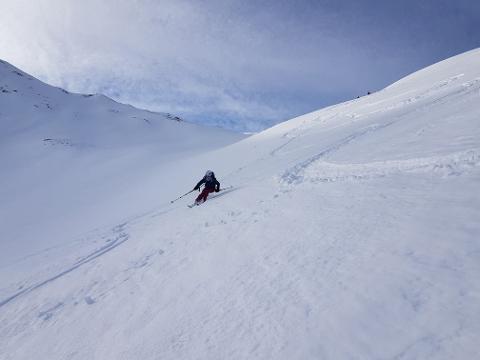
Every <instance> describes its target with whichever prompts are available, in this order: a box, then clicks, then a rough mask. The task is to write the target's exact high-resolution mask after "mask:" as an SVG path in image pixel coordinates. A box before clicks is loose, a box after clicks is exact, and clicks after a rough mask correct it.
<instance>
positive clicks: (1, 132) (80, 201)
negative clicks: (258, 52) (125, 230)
mask: <svg viewBox="0 0 480 360" xmlns="http://www.w3.org/2000/svg"><path fill="white" fill-rule="evenodd" d="M243 137H244V136H243V135H240V134H236V133H232V132H228V131H225V130H221V129H218V128H207V127H202V126H198V125H193V124H190V123H186V122H184V121H181V119H179V118H177V117H175V116H173V115H170V114H160V113H153V112H149V111H145V110H139V109H136V108H134V107H132V106H129V105H124V104H119V103H117V102H115V101H113V100H111V99H109V98H107V97H105V96H103V95H82V94H70V93H68V92H67V91H65V90H63V89H60V88H55V87H52V86H50V85H47V84H45V83H43V82H41V81H39V80H37V79H35V78H33V77H31V76H30V75H28V74H26V73H24V72H22V71H21V70H19V69H17V68H15V67H14V66H12V65H10V64H8V63H6V62H4V61H0V167H1V169H2V176H1V177H0V197H1V199H2V201H1V204H0V218H2V238H1V239H0V264H2V263H5V262H8V261H9V260H12V259H14V258H15V257H16V256H21V255H25V254H28V253H30V252H32V251H35V250H38V249H41V248H44V247H47V246H51V245H52V244H57V243H61V242H63V241H65V238H67V239H68V238H69V236H72V234H78V233H79V232H84V231H87V230H89V229H91V228H93V227H95V226H99V225H102V224H105V223H108V222H109V221H114V220H115V221H116V220H118V219H119V218H121V217H124V216H125V215H126V214H128V213H130V214H132V213H135V211H139V209H144V207H145V206H147V207H148V205H147V204H148V203H149V201H150V200H153V199H154V197H155V196H159V192H155V193H152V194H143V196H140V195H138V194H134V193H132V192H135V191H136V189H138V188H141V187H142V186H143V184H142V183H143V182H148V181H158V179H156V180H153V178H149V174H151V173H152V172H153V173H155V170H156V169H158V168H162V169H166V168H167V167H168V166H172V167H174V164H175V162H176V161H180V160H181V159H185V158H190V157H191V156H192V155H194V154H196V153H199V152H205V151H208V150H212V149H215V148H218V147H221V146H224V145H226V144H230V143H232V142H234V141H237V140H240V139H242V138H243ZM157 174H158V175H157V176H160V174H159V173H157ZM162 176H163V177H165V178H168V176H169V175H168V174H162ZM171 183H172V181H170V184H169V182H167V184H162V183H161V182H158V186H159V187H163V188H166V189H168V188H169V187H170V186H171ZM160 193H161V192H160ZM122 203H125V204H126V203H128V208H123V209H122V208H121V206H120V205H121V204H122ZM154 203H155V202H150V206H153V205H154ZM112 204H116V205H112ZM114 209H118V211H115V210H114ZM99 214H102V215H101V216H99Z"/></svg>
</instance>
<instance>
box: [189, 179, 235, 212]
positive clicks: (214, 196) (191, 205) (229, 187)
mask: <svg viewBox="0 0 480 360" xmlns="http://www.w3.org/2000/svg"><path fill="white" fill-rule="evenodd" d="M232 189H233V186H232V185H230V186H227V187H224V188H221V189H220V190H218V192H216V193H213V194H212V195H211V196H209V197H208V198H207V201H208V199H214V198H216V197H217V196H219V195H220V194H219V193H220V192H222V191H226V190H232ZM202 204H203V203H200V204H197V203H193V204H188V205H187V206H188V207H189V208H190V209H191V208H193V207H195V206H200V205H202Z"/></svg>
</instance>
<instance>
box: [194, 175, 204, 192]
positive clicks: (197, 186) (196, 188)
mask: <svg viewBox="0 0 480 360" xmlns="http://www.w3.org/2000/svg"><path fill="white" fill-rule="evenodd" d="M204 183H205V178H203V179H202V180H200V181H199V182H198V183H197V185H195V187H194V188H193V190H200V186H202V184H204Z"/></svg>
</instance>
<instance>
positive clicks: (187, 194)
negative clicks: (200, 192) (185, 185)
mask: <svg viewBox="0 0 480 360" xmlns="http://www.w3.org/2000/svg"><path fill="white" fill-rule="evenodd" d="M195 190H196V189H193V190H190V191H189V192H187V193H185V194H183V195H182V196H179V197H178V198H176V199H175V200H172V201H170V203H171V204H173V203H174V202H175V201H177V200H180V199H181V198H182V197H184V196H185V195H188V194H190V193H191V192H194V191H195Z"/></svg>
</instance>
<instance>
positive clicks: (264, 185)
mask: <svg viewBox="0 0 480 360" xmlns="http://www.w3.org/2000/svg"><path fill="white" fill-rule="evenodd" d="M0 65H2V66H3V68H2V71H3V72H2V78H1V83H0V86H2V89H5V90H7V92H6V93H0V109H1V110H0V113H1V114H0V125H1V127H2V128H1V131H2V132H1V135H0V140H1V143H0V147H1V148H0V150H1V152H0V161H1V166H2V179H1V180H0V188H1V191H2V193H1V194H0V195H1V198H2V204H1V205H0V216H1V218H2V236H1V240H0V241H1V246H2V255H1V257H0V261H1V262H0V269H1V272H0V353H1V354H2V359H3V358H4V359H8V360H10V359H15V360H17V359H32V358H37V359H252V358H258V359H475V358H479V357H480V350H479V347H478V339H479V338H480V321H479V320H480V281H479V278H480V191H479V185H480V105H479V104H480V49H477V50H473V51H470V52H467V53H465V54H461V55H459V56H456V57H453V58H450V59H447V60H445V61H443V62H440V63H438V64H435V65H432V66H430V67H428V68H426V69H423V70H421V71H419V72H417V73H414V74H412V75H410V76H408V77H406V78H404V79H402V80H400V81H398V82H397V83H395V84H393V85H391V86H389V87H387V88H385V89H383V90H381V91H379V92H377V93H374V94H371V95H369V96H364V97H362V98H359V99H354V100H351V101H349V102H346V103H343V104H339V105H336V106H331V107H328V108H325V109H322V110H319V111H316V112H313V113H310V114H306V115H304V116H300V117H298V118H295V119H292V120H290V121H287V122H285V123H282V124H279V125H277V126H274V127H272V128H270V129H268V130H266V131H263V132H261V133H259V134H256V135H253V136H250V137H248V138H246V139H241V138H242V137H241V136H238V135H235V134H231V133H228V132H225V131H221V130H219V129H218V130H216V129H210V128H202V127H198V126H194V125H191V124H187V123H185V122H181V121H180V122H178V121H175V120H171V119H168V118H166V117H165V115H160V114H151V113H150V114H148V116H147V115H145V114H146V113H145V112H142V111H140V110H137V109H134V108H131V107H128V106H126V105H120V104H116V103H114V102H112V101H111V100H109V99H106V98H104V97H102V96H94V97H83V96H82V95H73V94H65V93H63V92H62V91H61V90H60V89H52V88H50V87H48V86H47V85H45V84H41V83H37V82H36V80H34V79H32V80H29V79H30V77H29V76H28V75H26V74H24V73H21V72H19V73H21V74H22V76H19V75H16V74H15V73H14V71H18V70H16V69H14V68H13V67H11V66H10V65H8V64H3V63H2V64H0ZM5 69H6V70H5ZM7 73H8V74H7ZM15 76H17V77H18V78H21V79H22V80H21V81H20V80H18V79H16V80H18V81H13V80H12V79H13V78H15ZM25 79H26V80H25ZM29 81H31V82H32V83H34V84H37V85H35V86H33V88H34V89H35V90H32V89H30V90H32V91H30V92H29V91H28V89H29V88H28V82H29ZM12 84H14V85H12ZM20 85H22V86H20ZM14 87H15V90H17V92H13V90H14ZM17 87H18V89H17ZM0 91H1V90H0ZM9 97H10V98H9ZM42 99H43V100H42ZM47 104H48V105H47ZM34 105H38V108H35V106H34ZM72 109H76V110H75V111H73V112H72ZM109 109H112V110H115V111H110V110H109ZM116 111H118V112H116ZM76 112H78V114H79V115H78V117H76V115H73V114H75V113H76ZM53 113H55V115H54V116H53V115H50V114H53ZM144 118H145V119H147V120H148V121H146V120H143V119H144ZM207 169H212V170H214V171H215V173H216V175H217V178H218V179H219V181H220V183H221V184H222V187H223V188H227V186H232V187H231V188H228V189H226V190H224V191H221V192H219V193H215V194H214V195H211V196H210V198H209V199H208V200H207V202H206V203H204V204H203V205H201V206H198V207H193V208H192V209H190V208H188V207H187V205H188V204H191V203H192V202H193V200H194V199H195V196H196V195H197V193H192V194H189V195H187V196H185V197H184V198H182V199H180V200H178V201H175V202H173V203H171V202H170V201H171V200H173V199H175V198H177V197H178V196H180V195H182V194H183V193H185V192H187V191H189V190H191V189H192V188H193V186H194V185H195V184H196V182H197V181H198V180H199V179H200V178H201V177H202V176H203V174H204V172H205V171H206V170H207ZM3 174H5V175H3Z"/></svg>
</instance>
